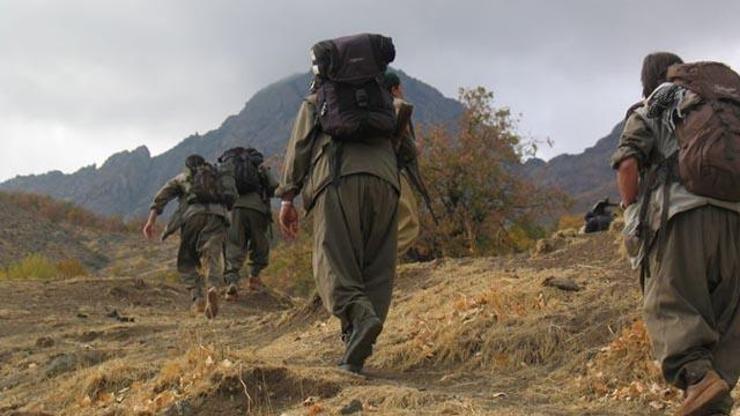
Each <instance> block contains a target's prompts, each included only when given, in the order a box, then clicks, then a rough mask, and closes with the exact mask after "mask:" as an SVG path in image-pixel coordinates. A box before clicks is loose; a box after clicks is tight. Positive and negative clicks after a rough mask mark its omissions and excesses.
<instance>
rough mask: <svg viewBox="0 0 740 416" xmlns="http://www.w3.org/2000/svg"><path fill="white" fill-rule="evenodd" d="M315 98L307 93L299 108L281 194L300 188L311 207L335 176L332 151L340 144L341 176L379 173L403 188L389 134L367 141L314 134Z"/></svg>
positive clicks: (289, 147)
mask: <svg viewBox="0 0 740 416" xmlns="http://www.w3.org/2000/svg"><path fill="white" fill-rule="evenodd" d="M315 102H316V98H315V96H313V95H312V96H309V97H307V98H306V99H305V100H304V101H303V102H302V103H301V107H300V109H299V110H298V116H297V117H296V120H295V123H294V124H293V131H292V133H291V137H290V141H289V142H288V148H287V151H286V156H285V162H284V165H283V173H282V176H281V179H280V186H279V187H278V189H277V191H276V195H277V196H278V197H282V196H283V195H284V194H285V193H287V192H293V193H298V192H301V196H302V198H303V204H304V207H305V208H306V211H309V210H310V209H311V208H312V207H313V204H314V201H315V200H316V197H317V196H318V195H319V194H320V193H321V192H322V191H323V190H324V189H325V188H326V187H327V186H328V185H329V184H331V182H332V180H333V179H334V175H333V172H334V171H333V169H332V162H333V161H334V159H333V156H334V155H335V152H334V151H333V150H334V148H335V147H336V146H341V147H342V149H341V155H342V156H341V161H340V163H339V169H338V170H339V171H338V176H339V177H344V176H349V175H355V174H369V175H373V176H376V177H378V178H380V179H382V180H384V181H386V182H388V183H389V184H391V185H392V186H393V187H394V188H395V189H396V191H400V184H399V179H398V166H397V160H396V153H395V151H394V150H393V144H392V141H391V139H390V138H387V139H385V138H377V139H372V140H367V141H364V142H346V141H345V142H341V144H340V142H335V141H332V139H331V137H330V136H329V135H327V134H324V133H322V132H318V134H312V133H313V131H314V126H316V104H315Z"/></svg>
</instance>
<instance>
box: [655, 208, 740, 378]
mask: <svg viewBox="0 0 740 416" xmlns="http://www.w3.org/2000/svg"><path fill="white" fill-rule="evenodd" d="M661 232H665V233H666V234H665V235H663V236H661V235H660V233H661ZM649 260H650V263H649V266H650V267H649V268H650V275H649V277H648V278H647V280H646V281H645V296H644V305H643V312H644V318H645V322H646V324H647V328H648V331H649V333H650V337H651V339H652V342H653V348H654V351H655V355H656V357H657V359H658V360H659V361H660V362H661V365H662V370H663V375H664V376H665V378H666V380H667V381H668V382H670V383H672V384H674V385H676V386H677V387H679V388H682V389H685V388H686V387H687V384H689V383H691V380H690V378H691V377H692V374H694V375H696V374H698V375H700V376H703V374H704V373H705V372H706V371H707V370H709V369H714V370H715V371H717V373H719V375H720V376H721V377H722V378H723V379H724V380H725V381H727V383H728V384H729V385H730V387H731V388H732V387H734V386H735V384H737V381H738V376H739V375H740V308H738V304H739V303H740V215H738V214H737V213H735V212H732V211H729V210H725V209H722V208H717V207H713V206H704V207H701V208H696V209H693V210H690V211H687V212H683V213H680V214H677V215H676V216H674V217H673V218H672V219H671V220H670V221H669V222H668V224H667V225H666V226H664V230H661V231H660V232H659V235H658V237H657V242H656V244H655V247H654V248H653V249H652V251H651V253H650V259H649ZM687 378H689V380H688V381H687Z"/></svg>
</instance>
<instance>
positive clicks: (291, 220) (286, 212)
mask: <svg viewBox="0 0 740 416" xmlns="http://www.w3.org/2000/svg"><path fill="white" fill-rule="evenodd" d="M279 222H280V231H282V233H283V236H285V238H286V239H288V240H295V238H296V237H297V236H298V211H297V210H296V209H295V206H294V205H293V201H283V203H282V204H281V205H280V218H279Z"/></svg>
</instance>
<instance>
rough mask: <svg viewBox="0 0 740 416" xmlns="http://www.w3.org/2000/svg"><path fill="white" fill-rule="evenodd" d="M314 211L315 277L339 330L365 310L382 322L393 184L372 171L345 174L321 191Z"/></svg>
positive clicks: (389, 270)
mask: <svg viewBox="0 0 740 416" xmlns="http://www.w3.org/2000/svg"><path fill="white" fill-rule="evenodd" d="M312 212H313V218H314V224H313V225H314V229H313V232H314V237H313V238H314V241H313V244H314V247H313V248H314V250H313V270H314V277H315V279H316V286H317V289H318V292H319V296H320V297H321V299H322V301H323V303H324V306H325V307H326V309H327V310H328V311H329V312H331V313H332V314H334V315H335V316H337V317H338V318H339V319H340V320H341V321H342V330H343V332H346V331H347V330H348V328H349V327H350V326H351V324H352V321H353V319H364V317H366V316H367V315H375V316H377V317H378V318H379V319H380V320H381V321H385V318H386V317H387V316H388V309H389V307H390V304H391V295H392V293H393V280H394V277H395V273H396V244H397V241H396V239H397V232H398V224H397V212H398V192H397V191H396V189H395V188H394V187H393V186H391V185H390V184H389V183H387V182H386V181H384V180H382V179H380V178H377V177H375V176H372V175H367V174H356V175H350V176H345V177H342V178H340V180H339V183H338V184H336V185H335V184H331V185H329V186H328V187H327V188H326V189H324V190H323V191H322V192H321V194H320V195H319V196H318V198H317V200H316V203H315V206H314V207H313V209H312ZM358 315H362V316H358Z"/></svg>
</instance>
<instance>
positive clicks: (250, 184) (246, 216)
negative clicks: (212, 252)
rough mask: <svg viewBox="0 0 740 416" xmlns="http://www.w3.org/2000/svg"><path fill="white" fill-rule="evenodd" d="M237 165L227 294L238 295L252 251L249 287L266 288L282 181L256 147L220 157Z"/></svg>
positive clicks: (228, 248)
mask: <svg viewBox="0 0 740 416" xmlns="http://www.w3.org/2000/svg"><path fill="white" fill-rule="evenodd" d="M219 162H220V163H225V164H229V165H230V166H231V167H233V171H234V177H235V179H236V187H237V189H238V191H239V198H237V200H236V202H235V203H234V209H233V210H232V212H231V225H230V226H229V232H228V241H227V243H226V253H225V261H226V273H225V275H224V278H225V279H226V284H227V285H228V287H227V289H226V298H227V299H229V300H234V299H236V297H237V285H238V282H239V277H240V275H239V271H240V270H241V268H242V266H243V265H244V260H245V258H246V257H247V254H248V255H249V287H250V289H253V290H257V289H260V288H262V282H261V281H260V279H259V275H260V272H261V271H262V269H264V268H265V267H267V264H268V262H269V259H270V239H269V235H268V234H269V230H270V223H271V222H272V207H271V206H270V198H271V197H272V196H273V195H274V193H275V188H277V186H278V184H277V181H276V180H275V178H274V177H273V176H272V172H270V169H269V168H268V167H266V166H264V165H263V164H262V162H263V156H262V154H261V153H260V152H258V151H257V150H255V149H253V148H249V149H245V148H243V147H235V148H233V149H229V150H227V151H226V152H224V154H223V155H222V156H221V157H220V158H219Z"/></svg>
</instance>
